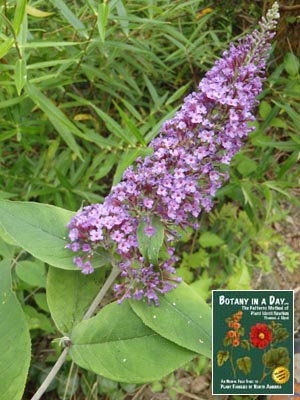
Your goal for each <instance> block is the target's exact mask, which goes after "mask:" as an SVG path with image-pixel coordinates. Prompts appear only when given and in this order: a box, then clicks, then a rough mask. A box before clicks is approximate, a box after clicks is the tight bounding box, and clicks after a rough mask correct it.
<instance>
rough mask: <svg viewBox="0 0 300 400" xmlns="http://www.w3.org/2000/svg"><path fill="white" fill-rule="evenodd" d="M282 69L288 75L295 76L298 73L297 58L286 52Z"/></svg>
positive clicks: (298, 63)
mask: <svg viewBox="0 0 300 400" xmlns="http://www.w3.org/2000/svg"><path fill="white" fill-rule="evenodd" d="M283 64H284V69H285V70H286V72H287V73H288V74H289V75H290V76H296V75H298V73H299V65H300V62H299V58H298V57H296V56H295V55H294V54H293V53H286V55H285V56H284V61H283Z"/></svg>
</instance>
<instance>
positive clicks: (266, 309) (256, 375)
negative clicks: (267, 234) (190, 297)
mask: <svg viewBox="0 0 300 400" xmlns="http://www.w3.org/2000/svg"><path fill="white" fill-rule="evenodd" d="M212 332H213V333H212V335H213V337H212V339H213V346H212V394H213V395H231V396H233V395H262V396H263V395H294V291H293V290H212Z"/></svg>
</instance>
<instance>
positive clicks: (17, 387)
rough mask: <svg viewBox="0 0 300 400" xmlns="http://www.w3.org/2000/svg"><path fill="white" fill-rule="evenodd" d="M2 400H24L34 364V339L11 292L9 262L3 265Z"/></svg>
mask: <svg viewBox="0 0 300 400" xmlns="http://www.w3.org/2000/svg"><path fill="white" fill-rule="evenodd" d="M0 321H1V324H0V354H1V357H0V388H1V390H0V400H12V399H13V400H18V399H21V398H22V394H23V391H24V387H25V382H26V377H27V372H28V368H29V364H30V336H29V332H28V328H27V325H26V321H25V317H24V314H23V311H22V308H21V306H20V304H19V302H18V300H17V299H16V296H15V294H14V293H13V291H12V289H11V274H10V263H9V261H7V260H5V261H1V262H0Z"/></svg>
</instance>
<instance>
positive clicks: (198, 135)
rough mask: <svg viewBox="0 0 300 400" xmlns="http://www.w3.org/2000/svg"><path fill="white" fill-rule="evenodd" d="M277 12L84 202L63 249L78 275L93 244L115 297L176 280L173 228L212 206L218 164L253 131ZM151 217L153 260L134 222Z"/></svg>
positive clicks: (154, 290)
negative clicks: (104, 259)
mask: <svg viewBox="0 0 300 400" xmlns="http://www.w3.org/2000/svg"><path fill="white" fill-rule="evenodd" d="M278 18H279V14H278V4H277V2H275V3H274V5H273V7H272V8H271V9H270V10H269V11H268V13H267V15H266V17H265V18H262V20H261V22H260V24H259V26H260V29H259V30H255V31H254V32H253V33H252V34H251V35H247V36H246V37H245V39H244V40H240V41H239V42H238V44H237V45H234V44H231V45H230V49H229V51H225V52H224V54H223V58H221V59H220V60H218V61H217V62H216V63H215V64H214V66H213V67H212V69H211V70H210V71H209V72H208V73H207V74H206V75H205V76H204V78H203V79H202V80H201V82H200V83H199V86H198V90H197V91H196V92H193V93H191V94H190V95H188V96H187V97H186V98H185V99H184V103H183V106H182V107H181V109H180V110H179V111H178V112H177V113H176V114H175V116H174V117H173V118H172V119H170V120H168V121H166V122H165V123H164V124H163V126H162V128H161V130H160V132H159V135H158V137H157V138H155V139H153V140H152V141H151V143H150V144H149V146H150V147H151V148H153V154H152V155H150V156H148V157H145V159H144V160H142V159H141V158H138V159H137V160H136V162H135V166H134V167H133V166H131V167H129V168H128V169H127V170H126V171H125V172H124V174H123V177H122V180H121V182H120V183H118V184H117V185H116V186H115V187H113V188H112V191H111V193H110V194H109V195H108V196H107V197H106V198H105V200H104V203H103V204H93V205H90V206H87V207H84V208H83V209H82V210H81V211H79V212H78V213H77V214H76V215H75V216H74V217H73V218H72V220H71V221H70V223H69V224H68V228H69V238H70V242H71V243H70V244H68V245H67V246H66V247H67V248H68V249H70V250H72V251H74V252H75V253H77V256H76V257H75V258H74V263H75V264H76V265H77V266H78V267H79V268H81V270H82V272H83V273H84V274H89V273H91V272H92V271H93V266H92V259H93V255H94V253H95V250H96V249H97V248H98V247H102V248H104V249H105V250H106V251H110V252H112V251H115V250H116V252H117V254H118V255H119V257H120V258H121V262H120V268H121V271H122V272H121V277H122V282H121V283H120V284H118V285H116V286H115V288H114V289H115V292H116V295H117V297H118V298H119V300H118V301H119V303H122V301H123V300H124V299H127V298H133V299H136V300H142V299H147V301H148V303H149V304H153V303H154V304H155V305H158V304H159V297H158V296H159V294H164V293H166V292H168V291H170V290H172V289H173V288H175V287H176V285H177V283H179V282H180V280H181V279H180V278H178V277H175V275H174V274H175V272H176V271H175V268H174V267H173V265H174V264H175V262H176V260H177V258H176V257H175V256H174V255H173V253H174V248H173V245H174V242H175V241H176V239H177V240H178V235H177V232H176V229H177V227H180V228H182V229H185V228H186V227H188V226H190V227H193V228H194V229H197V227H198V224H197V218H198V217H199V215H200V213H201V212H202V211H206V212H209V211H210V210H211V209H212V207H213V197H214V196H215V193H216V192H217V190H218V189H219V188H220V187H221V186H222V185H223V183H224V182H225V181H226V180H227V179H228V172H226V171H225V168H224V166H226V165H228V164H229V163H230V161H231V159H232V157H233V156H234V155H235V154H236V153H237V152H238V151H239V150H240V148H241V146H242V144H243V140H244V138H245V137H247V135H248V134H249V133H250V132H251V131H252V130H253V127H250V126H249V122H251V121H253V120H254V119H255V118H254V115H253V110H254V108H255V107H256V106H257V104H258V101H257V100H256V96H257V95H258V94H259V93H260V92H261V91H262V82H263V80H264V74H265V69H266V61H267V59H268V55H269V51H270V48H271V46H270V44H269V42H270V40H271V39H272V38H273V36H274V33H273V32H272V31H273V30H274V29H275V27H276V24H277V19H278ZM152 216H155V217H156V218H158V219H159V220H160V221H161V223H162V224H163V225H164V232H165V240H164V245H166V246H167V247H166V249H167V254H169V258H168V259H167V260H165V259H164V260H163V259H159V260H158V263H157V265H153V264H149V263H148V262H147V260H145V259H144V258H143V257H142V255H141V253H140V251H139V248H138V240H137V228H138V226H139V222H140V221H150V217H152ZM144 233H145V235H146V236H149V240H150V238H151V237H152V236H153V235H154V234H155V228H154V227H152V226H151V225H150V224H149V225H148V226H146V228H145V230H144Z"/></svg>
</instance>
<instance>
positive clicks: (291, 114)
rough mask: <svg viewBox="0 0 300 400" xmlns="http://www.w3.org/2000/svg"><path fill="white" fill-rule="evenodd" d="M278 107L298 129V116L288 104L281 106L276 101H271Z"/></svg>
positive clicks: (299, 115)
mask: <svg viewBox="0 0 300 400" xmlns="http://www.w3.org/2000/svg"><path fill="white" fill-rule="evenodd" d="M273 102H274V103H275V104H276V105H277V106H278V107H280V108H282V109H283V110H284V111H285V112H286V113H287V114H288V115H289V117H290V118H291V119H292V120H293V121H294V124H295V126H296V128H297V129H300V114H299V113H298V112H297V111H295V110H294V109H293V108H292V107H291V106H290V105H289V104H281V103H278V102H277V101H273Z"/></svg>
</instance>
